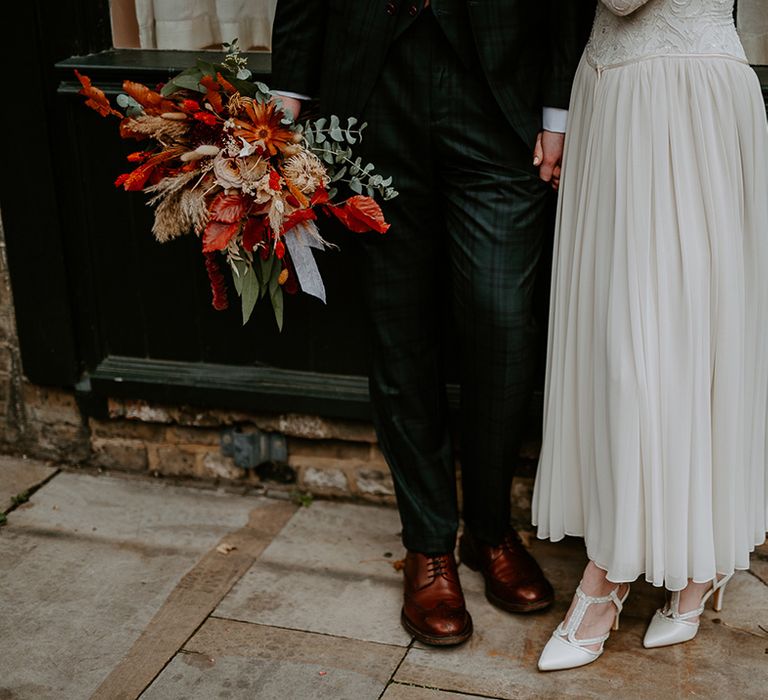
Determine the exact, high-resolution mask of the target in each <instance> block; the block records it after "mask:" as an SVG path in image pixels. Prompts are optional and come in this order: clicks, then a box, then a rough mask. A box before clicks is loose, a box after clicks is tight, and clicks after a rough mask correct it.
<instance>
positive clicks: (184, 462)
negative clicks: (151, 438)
mask: <svg viewBox="0 0 768 700" xmlns="http://www.w3.org/2000/svg"><path fill="white" fill-rule="evenodd" d="M148 454H149V469H150V471H153V472H157V473H158V474H162V475H164V476H188V477H195V476H198V474H199V472H198V469H197V458H198V451H197V450H193V449H189V448H186V447H179V446H177V445H162V446H154V445H152V446H148Z"/></svg>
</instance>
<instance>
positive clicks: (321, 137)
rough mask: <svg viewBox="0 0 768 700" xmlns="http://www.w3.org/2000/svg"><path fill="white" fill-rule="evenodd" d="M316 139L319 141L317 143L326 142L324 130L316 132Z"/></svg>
mask: <svg viewBox="0 0 768 700" xmlns="http://www.w3.org/2000/svg"><path fill="white" fill-rule="evenodd" d="M315 141H317V143H324V142H325V141H326V138H325V134H324V133H323V132H322V131H318V132H317V133H316V134H315Z"/></svg>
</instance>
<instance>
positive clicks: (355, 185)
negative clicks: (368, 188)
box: [349, 177, 363, 194]
mask: <svg viewBox="0 0 768 700" xmlns="http://www.w3.org/2000/svg"><path fill="white" fill-rule="evenodd" d="M349 189H351V190H352V191H353V192H357V194H362V193H363V185H362V183H361V182H360V180H359V179H358V178H356V177H353V178H352V179H351V180H350V181H349Z"/></svg>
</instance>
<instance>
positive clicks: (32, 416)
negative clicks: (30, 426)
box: [22, 382, 83, 427]
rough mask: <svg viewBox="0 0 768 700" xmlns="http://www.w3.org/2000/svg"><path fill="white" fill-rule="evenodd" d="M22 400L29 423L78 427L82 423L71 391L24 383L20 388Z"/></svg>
mask: <svg viewBox="0 0 768 700" xmlns="http://www.w3.org/2000/svg"><path fill="white" fill-rule="evenodd" d="M22 400H23V401H24V405H25V407H26V411H27V418H28V420H29V422H30V423H42V424H46V425H47V424H51V425H62V424H65V425H70V426H78V427H79V426H81V425H82V423H83V419H82V416H81V415H80V409H79V408H78V406H77V403H76V402H75V396H74V393H73V392H72V391H66V390H64V389H54V388H51V387H42V386H37V385H35V384H30V383H28V382H25V383H24V384H23V386H22Z"/></svg>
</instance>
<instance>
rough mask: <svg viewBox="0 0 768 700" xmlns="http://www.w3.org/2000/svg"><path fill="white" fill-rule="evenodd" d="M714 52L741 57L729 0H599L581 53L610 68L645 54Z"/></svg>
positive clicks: (600, 65) (593, 63)
mask: <svg viewBox="0 0 768 700" xmlns="http://www.w3.org/2000/svg"><path fill="white" fill-rule="evenodd" d="M688 54H714V55H726V56H734V57H736V58H739V59H742V60H746V55H745V54H744V49H743V47H742V45H741V41H740V40H739V37H738V35H737V34H736V27H735V25H734V22H733V0H600V2H599V3H598V6H597V14H596V16H595V23H594V26H593V28H592V36H591V37H590V40H589V43H588V44H587V58H588V59H589V62H590V63H591V64H592V65H593V66H595V67H597V68H602V67H610V66H612V65H616V64H620V63H625V62H627V61H633V60H637V59H641V58H646V57H651V56H668V55H673V56H674V55H688Z"/></svg>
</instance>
